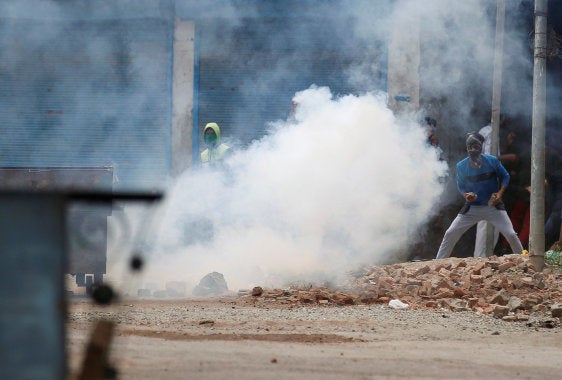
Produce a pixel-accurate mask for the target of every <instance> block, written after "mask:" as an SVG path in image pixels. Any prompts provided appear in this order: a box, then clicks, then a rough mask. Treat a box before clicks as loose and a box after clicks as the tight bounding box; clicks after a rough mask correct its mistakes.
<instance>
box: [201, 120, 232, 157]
mask: <svg viewBox="0 0 562 380" xmlns="http://www.w3.org/2000/svg"><path fill="white" fill-rule="evenodd" d="M209 128H210V129H212V130H213V131H215V135H217V142H216V143H215V145H214V146H208V147H207V149H205V150H204V151H202V152H201V162H202V163H203V164H207V163H212V161H218V160H222V159H223V158H224V157H225V156H226V155H227V153H229V151H230V147H229V146H228V145H226V144H221V130H220V128H219V126H218V124H217V123H207V125H205V129H204V130H203V136H205V132H206V131H207V129H209Z"/></svg>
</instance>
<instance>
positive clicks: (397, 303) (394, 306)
mask: <svg viewBox="0 0 562 380" xmlns="http://www.w3.org/2000/svg"><path fill="white" fill-rule="evenodd" d="M388 306H389V307H391V308H392V309H407V308H409V307H410V305H408V304H407V303H404V302H402V301H400V300H399V299H393V300H390V301H389V302H388Z"/></svg>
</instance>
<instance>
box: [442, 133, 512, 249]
mask: <svg viewBox="0 0 562 380" xmlns="http://www.w3.org/2000/svg"><path fill="white" fill-rule="evenodd" d="M483 143H484V137H483V136H482V135H481V134H479V133H477V132H473V133H470V134H469V135H468V136H467V139H466V150H467V152H468V157H467V158H465V159H463V160H462V161H460V162H458V163H457V167H456V169H457V173H456V174H457V187H458V190H459V192H460V193H461V195H462V196H463V198H464V199H465V204H464V206H463V208H462V209H461V211H460V212H459V214H458V215H457V217H456V218H455V220H453V223H451V226H450V227H449V228H448V229H447V231H446V232H445V236H444V237H443V241H442V242H441V246H440V247H439V251H438V252H437V257H436V258H437V259H444V258H446V257H449V256H450V255H451V252H452V251H453V248H454V247H455V244H457V242H458V241H459V239H460V238H461V236H462V235H463V234H464V233H465V232H466V231H467V230H468V229H469V228H470V227H472V226H473V225H475V224H476V223H478V222H479V221H481V220H486V221H488V222H490V223H492V225H493V226H494V227H495V228H497V230H498V231H499V232H500V233H501V234H502V235H503V236H505V238H506V240H507V241H508V243H509V245H510V247H511V250H512V251H513V253H516V254H520V253H522V252H523V246H522V245H521V242H520V241H519V238H518V237H517V233H516V232H515V230H514V229H513V225H512V224H511V221H510V220H509V216H508V215H507V212H506V211H505V207H504V205H503V202H502V195H503V193H504V192H505V189H506V188H507V185H508V184H509V173H508V172H507V170H505V168H504V167H503V165H502V164H501V162H500V160H498V159H497V157H495V156H492V155H489V154H483V153H482V144H483Z"/></svg>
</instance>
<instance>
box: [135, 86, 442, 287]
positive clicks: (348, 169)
mask: <svg viewBox="0 0 562 380" xmlns="http://www.w3.org/2000/svg"><path fill="white" fill-rule="evenodd" d="M294 100H295V101H296V102H298V104H299V106H298V108H297V112H296V114H295V115H294V116H295V117H294V120H289V121H286V122H278V123H277V124H276V126H275V127H276V132H275V133H273V134H271V135H270V136H268V137H266V138H264V139H262V140H261V141H259V142H256V143H255V144H253V145H252V146H250V147H249V148H248V149H247V150H243V151H238V152H236V154H235V155H234V156H233V157H232V159H231V160H230V161H229V162H228V168H227V169H226V171H224V172H222V171H213V172H209V171H205V170H203V171H198V172H192V173H186V174H185V175H184V176H183V177H182V178H180V179H179V180H178V181H177V183H176V184H175V186H174V187H173V188H172V189H171V190H170V192H169V194H168V197H167V202H166V203H167V204H166V205H164V207H165V209H166V214H165V216H164V218H163V219H162V220H159V221H158V222H157V225H158V226H159V228H158V233H159V236H158V241H159V245H158V246H156V247H155V249H154V252H153V256H152V257H151V261H150V265H149V268H148V269H147V271H148V272H147V274H146V276H147V278H151V277H160V276H162V275H164V274H165V275H164V276H165V277H166V278H168V279H169V280H170V279H174V278H176V279H177V278H183V279H186V278H189V277H190V276H192V277H191V278H192V279H197V278H200V277H201V276H202V275H204V274H206V273H208V272H211V271H218V272H221V273H223V274H224V275H225V277H226V279H227V281H228V282H229V285H231V287H234V289H235V288H236V287H246V286H248V285H250V284H252V283H255V284H264V283H267V282H268V281H272V279H273V278H275V279H277V281H279V280H287V279H289V278H293V279H301V280H307V281H312V279H314V278H316V279H320V278H321V279H324V280H327V279H334V277H335V276H337V275H341V274H343V273H344V272H345V271H346V270H349V269H351V268H353V267H354V266H355V265H357V264H360V263H366V262H370V263H372V262H382V261H386V260H389V259H391V257H393V258H394V259H396V258H397V257H399V256H400V255H402V254H404V252H403V251H401V250H403V249H404V247H405V246H406V244H407V243H408V241H409V239H410V238H411V237H412V234H413V233H414V231H416V229H417V227H419V226H420V225H421V224H422V223H423V222H424V221H425V220H426V219H427V217H428V215H430V214H431V212H432V210H433V205H434V204H435V202H436V200H437V198H438V197H439V196H440V193H441V190H442V188H441V185H440V184H439V182H438V177H439V176H440V175H443V173H444V171H445V170H446V165H445V164H444V163H442V162H439V161H438V159H437V157H436V152H435V150H434V149H433V148H431V147H429V146H428V145H427V144H426V143H425V134H424V133H425V132H424V130H423V128H421V127H420V126H419V125H417V124H411V123H403V122H400V121H398V120H396V119H395V117H394V116H393V114H392V113H391V112H390V111H389V110H388V109H387V108H386V106H385V98H384V97H383V96H378V95H374V94H368V95H364V96H353V95H347V96H343V97H341V98H337V99H334V98H332V95H331V93H330V90H329V89H328V88H325V87H321V88H316V87H312V88H310V89H308V90H305V91H302V92H299V93H297V94H296V95H295V98H294ZM202 227H203V228H202ZM198 233H200V234H201V235H200V236H194V235H195V234H198ZM186 239H187V240H189V239H191V240H192V241H191V242H189V243H187V244H186ZM277 285H280V284H277Z"/></svg>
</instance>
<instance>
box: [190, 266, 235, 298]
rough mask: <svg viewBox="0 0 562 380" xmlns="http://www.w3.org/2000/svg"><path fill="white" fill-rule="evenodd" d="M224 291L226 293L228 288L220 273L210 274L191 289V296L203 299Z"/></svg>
mask: <svg viewBox="0 0 562 380" xmlns="http://www.w3.org/2000/svg"><path fill="white" fill-rule="evenodd" d="M226 291H228V286H227V285H226V280H225V279H224V276H223V275H222V274H221V273H218V272H212V273H209V274H207V275H206V276H205V277H203V278H202V279H201V281H199V284H198V285H197V286H196V287H195V288H193V295H194V296H197V297H205V296H211V295H218V294H222V293H224V292H226Z"/></svg>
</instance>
